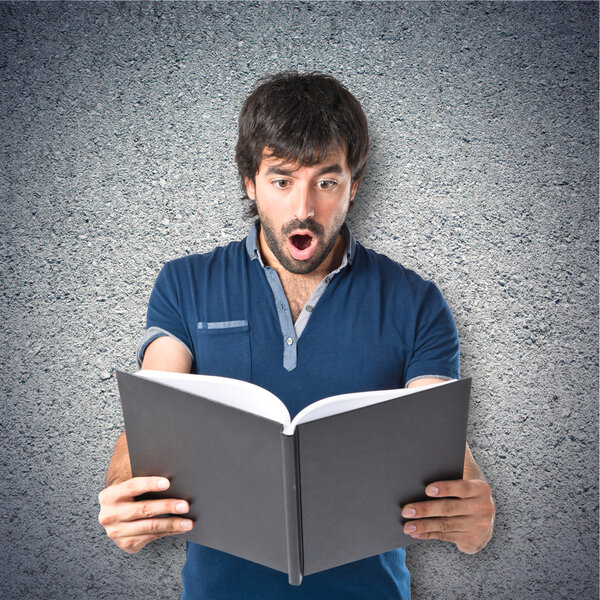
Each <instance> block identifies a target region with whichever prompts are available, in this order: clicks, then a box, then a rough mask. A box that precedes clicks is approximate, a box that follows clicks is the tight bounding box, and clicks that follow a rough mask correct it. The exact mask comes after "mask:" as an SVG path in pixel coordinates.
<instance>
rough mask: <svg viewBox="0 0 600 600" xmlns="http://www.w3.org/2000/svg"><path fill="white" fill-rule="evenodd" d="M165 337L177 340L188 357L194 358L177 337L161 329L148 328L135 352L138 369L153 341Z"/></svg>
mask: <svg viewBox="0 0 600 600" xmlns="http://www.w3.org/2000/svg"><path fill="white" fill-rule="evenodd" d="M165 335H168V336H169V337H170V338H173V339H174V340H177V341H178V342H179V343H180V344H182V345H183V347H184V348H185V349H186V350H187V351H188V352H189V355H190V356H191V357H192V359H193V358H194V355H193V354H192V351H191V350H190V349H189V348H188V346H187V344H185V343H183V342H182V341H181V340H180V339H179V338H178V337H176V336H174V335H173V334H172V333H169V332H168V331H166V330H165V329H161V328H160V327H148V329H146V333H145V334H144V337H143V338H142V341H141V342H140V344H139V346H138V347H137V351H136V358H137V365H138V369H141V368H142V361H143V360H144V353H145V352H146V348H147V347H148V346H149V345H150V344H151V343H152V342H153V341H154V340H155V339H157V338H159V337H163V336H165Z"/></svg>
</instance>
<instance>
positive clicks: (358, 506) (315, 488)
mask: <svg viewBox="0 0 600 600" xmlns="http://www.w3.org/2000/svg"><path fill="white" fill-rule="evenodd" d="M117 377H118V382H119V391H120V395H121V402H122V407H123V417H124V420H125V428H126V432H127V443H128V447H129V455H130V460H131V466H132V472H133V474H134V476H139V475H163V476H165V477H168V478H169V479H170V480H171V486H170V488H169V490H167V491H166V492H162V493H160V494H156V496H157V497H158V496H162V497H173V498H185V499H186V500H188V501H189V502H190V513H189V516H190V518H192V519H193V520H194V521H195V525H194V529H193V530H192V531H191V532H189V533H187V534H183V537H184V538H185V539H188V540H190V541H193V542H196V543H199V544H204V545H207V546H210V547H211V548H215V549H217V550H222V551H224V552H229V553H231V554H234V555H236V556H240V557H242V558H245V559H248V560H251V561H254V562H257V563H259V564H262V565H265V566H267V567H271V568H273V569H276V570H279V571H282V572H285V573H288V576H289V580H290V583H292V584H295V585H298V584H300V583H301V581H302V576H303V575H308V574H311V573H316V572H318V571H322V570H324V569H329V568H332V567H335V566H339V565H342V564H345V563H348V562H352V561H355V560H359V559H361V558H366V557H368V556H372V555H374V554H379V553H380V552H384V551H387V550H391V549H393V548H398V547H400V546H405V545H407V544H409V543H414V542H416V541H417V540H415V539H413V538H411V537H410V536H407V535H405V534H404V533H403V532H402V518H401V507H402V506H403V505H404V504H406V503H407V502H411V501H418V500H422V499H425V486H426V485H427V484H428V483H430V482H432V481H436V480H444V479H459V478H461V477H462V473H463V464H464V453H465V444H466V427H467V415H468V405H469V395H470V388H471V380H470V379H465V380H460V381H454V382H450V383H447V384H444V385H441V386H436V387H433V388H428V389H427V388H426V389H423V390H420V389H415V391H414V392H413V393H410V394H408V395H404V396H401V397H398V398H394V399H391V400H386V401H383V402H379V403H376V404H371V405H368V406H364V407H362V408H357V409H354V410H349V411H347V412H341V413H339V414H334V415H331V416H327V417H324V418H320V419H317V420H314V421H308V422H305V423H300V424H299V425H298V426H297V427H296V430H295V432H294V434H293V436H288V435H284V434H283V433H282V424H281V423H279V422H277V421H272V420H270V419H267V418H265V417H262V416H259V415H256V414H253V413H252V412H247V411H244V410H240V409H239V408H234V407H231V406H227V405H225V404H222V403H220V402H216V401H214V400H211V399H209V398H205V397H203V396H201V395H196V394H192V393H189V392H185V391H181V390H179V389H176V388H174V387H171V386H169V385H165V384H162V383H158V382H156V381H151V380H148V379H144V378H142V377H137V376H135V375H130V374H126V373H122V372H118V373H117ZM199 393H201V392H200V390H199Z"/></svg>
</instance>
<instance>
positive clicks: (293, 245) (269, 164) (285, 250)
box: [245, 149, 358, 274]
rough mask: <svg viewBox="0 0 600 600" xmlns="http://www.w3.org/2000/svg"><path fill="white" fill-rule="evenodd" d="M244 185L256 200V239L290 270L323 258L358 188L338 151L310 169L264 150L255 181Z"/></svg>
mask: <svg viewBox="0 0 600 600" xmlns="http://www.w3.org/2000/svg"><path fill="white" fill-rule="evenodd" d="M245 184H246V190H247V192H248V196H249V197H250V199H251V200H254V201H255V202H256V208H257V210H258V216H259V218H260V223H261V242H262V241H263V240H264V242H266V244H267V246H268V247H269V249H270V250H271V252H272V253H273V254H274V256H275V258H276V259H277V261H279V263H280V264H281V266H282V267H283V268H284V269H285V270H286V271H289V272H290V273H295V274H305V273H310V272H312V271H314V270H315V269H316V268H317V267H318V266H319V265H320V264H321V263H322V262H323V261H324V260H325V259H326V258H327V256H328V255H329V253H330V252H331V250H332V248H333V246H334V245H335V242H336V240H337V237H338V235H339V233H340V229H341V228H342V225H343V224H344V220H345V219H346V214H347V213H348V208H349V206H350V200H351V199H353V198H354V194H355V193H356V189H357V187H358V183H356V182H355V183H352V174H351V172H350V168H349V167H348V163H347V161H346V155H345V153H344V152H343V151H342V150H341V149H339V150H337V151H335V152H330V153H329V154H328V155H327V156H326V157H325V158H324V159H323V160H322V161H321V162H319V163H318V164H316V165H314V166H312V167H302V166H300V165H299V164H297V163H289V162H284V161H283V160H282V159H280V158H276V157H269V156H268V154H267V155H266V156H265V157H264V158H263V160H262V161H261V163H260V165H259V169H258V173H257V174H256V176H255V178H254V182H253V181H252V180H251V179H249V178H246V180H245ZM263 236H264V237H263Z"/></svg>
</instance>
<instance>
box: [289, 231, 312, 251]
mask: <svg viewBox="0 0 600 600" xmlns="http://www.w3.org/2000/svg"><path fill="white" fill-rule="evenodd" d="M290 241H291V242H292V244H293V245H294V247H295V248H298V250H306V248H308V247H309V246H310V245H311V243H312V235H303V234H296V235H293V236H291V238H290Z"/></svg>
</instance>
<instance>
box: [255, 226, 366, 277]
mask: <svg viewBox="0 0 600 600" xmlns="http://www.w3.org/2000/svg"><path fill="white" fill-rule="evenodd" d="M259 227H260V223H259V222H258V221H254V223H252V225H251V227H250V231H249V232H248V237H247V238H246V251H247V252H248V256H250V259H251V260H256V259H258V262H259V263H260V264H261V266H262V267H264V266H265V264H264V263H263V260H262V256H261V255H260V250H259V249H258V228H259ZM341 233H342V235H343V236H344V239H345V240H346V252H345V253H344V259H343V260H342V264H341V265H340V267H339V268H340V269H341V268H342V267H345V266H346V265H347V264H349V265H351V264H352V261H353V260H354V256H355V254H356V240H355V239H354V236H353V235H352V232H351V231H350V228H349V227H348V225H347V224H346V223H344V224H343V225H342V231H341Z"/></svg>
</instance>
